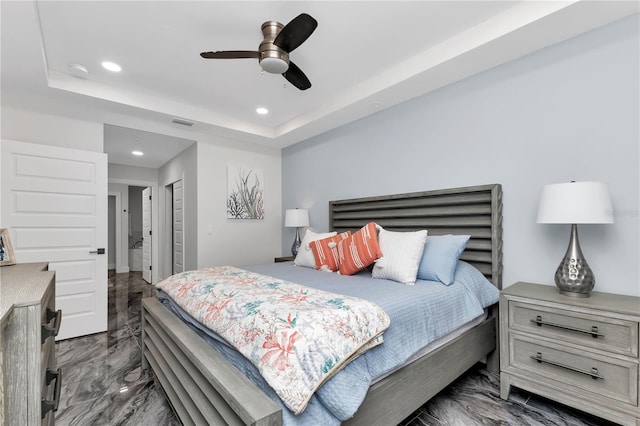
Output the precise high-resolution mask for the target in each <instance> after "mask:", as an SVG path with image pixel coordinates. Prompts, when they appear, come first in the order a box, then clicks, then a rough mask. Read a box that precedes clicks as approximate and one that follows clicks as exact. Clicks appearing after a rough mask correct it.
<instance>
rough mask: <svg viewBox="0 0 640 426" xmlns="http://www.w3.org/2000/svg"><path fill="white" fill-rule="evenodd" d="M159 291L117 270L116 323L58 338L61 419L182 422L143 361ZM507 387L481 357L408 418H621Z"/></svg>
mask: <svg viewBox="0 0 640 426" xmlns="http://www.w3.org/2000/svg"><path fill="white" fill-rule="evenodd" d="M153 292H154V290H153V287H152V286H150V285H148V284H147V283H146V282H144V281H143V280H142V276H141V274H140V273H136V272H132V273H128V274H115V273H113V272H111V273H110V274H109V302H108V303H109V325H108V330H107V331H106V332H105V333H99V334H94V335H90V336H85V337H79V338H75V339H69V340H64V341H61V342H58V343H57V345H56V346H57V356H58V365H59V366H60V367H61V368H62V371H63V380H62V383H63V385H62V398H61V401H60V406H59V408H58V412H57V413H56V424H57V425H59V426H66V425H79V426H82V425H92V426H93V425H100V426H102V425H108V426H112V425H126V426H139V425H149V426H151V425H153V426H160V425H161V426H165V425H167V426H172V425H180V422H179V420H178V419H177V418H176V416H175V414H174V413H173V411H172V409H171V407H170V405H169V403H168V402H167V400H166V399H165V396H164V393H163V391H162V389H160V388H159V387H158V385H157V384H156V383H155V382H154V380H153V378H152V377H151V376H150V374H148V373H146V372H144V371H142V369H141V367H140V345H139V340H138V338H139V336H140V300H141V299H142V298H143V297H148V296H150V295H152V294H153ZM499 387H500V386H499V378H498V376H497V375H496V374H493V373H491V372H488V371H487V370H486V369H484V368H483V367H482V366H481V365H478V366H476V367H473V368H472V369H471V370H469V371H468V372H467V373H466V374H465V375H463V376H462V377H461V378H460V379H458V380H457V381H456V382H454V383H453V384H452V385H450V386H449V387H447V388H446V389H444V390H443V391H442V392H440V394H438V395H437V396H436V397H435V398H433V399H432V400H431V401H429V402H428V403H426V404H425V405H423V406H422V407H421V408H420V409H418V410H417V411H416V412H415V413H413V414H412V415H411V416H409V417H407V419H405V420H404V421H403V422H402V423H401V425H400V426H442V425H447V426H458V425H459V426H472V425H535V426H550V425H551V426H561V425H565V426H609V425H613V423H610V422H607V421H604V420H602V419H599V418H596V417H593V416H590V415H588V414H585V413H582V412H579V411H577V410H573V409H571V408H569V407H566V406H562V405H560V404H557V403H554V402H552V401H549V400H546V399H544V398H541V397H538V396H536V395H533V394H529V393H527V392H525V391H522V390H518V389H515V388H514V389H513V390H512V392H511V396H510V399H509V401H503V400H501V399H500V390H499Z"/></svg>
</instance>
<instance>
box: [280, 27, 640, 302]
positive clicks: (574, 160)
mask: <svg viewBox="0 0 640 426" xmlns="http://www.w3.org/2000/svg"><path fill="white" fill-rule="evenodd" d="M639 50H640V43H639V21H638V16H637V15H636V16H632V17H629V18H626V19H624V20H621V21H619V22H616V23H613V24H610V25H608V26H605V27H602V28H599V29H596V30H594V31H591V32H589V33H586V34H583V35H580V36H578V37H575V38H573V39H570V40H567V41H565V42H563V43H560V44H557V45H555V46H552V47H549V48H546V49H543V50H541V51H538V52H535V53H533V54H530V55H528V56H526V57H523V58H520V59H518V60H515V61H512V62H510V63H507V64H505V65H502V66H499V67H496V68H494V69H491V70H488V71H486V72H484V73H481V74H479V75H476V76H473V77H471V78H468V79H466V80H463V81H461V82H458V83H456V84H453V85H450V86H448V87H445V88H442V89H440V90H437V91H434V92H432V93H430V94H427V95H424V96H421V97H419V98H415V99H413V100H411V101H408V102H405V103H403V104H400V105H397V106H395V107H392V108H389V109H386V110H384V111H381V112H379V113H377V114H375V115H372V116H369V117H366V118H363V119H360V120H358V121H356V122H353V123H351V124H348V125H345V126H343V127H341V128H338V129H335V130H333V131H330V132H327V133H324V134H322V135H319V136H317V137H314V138H312V139H309V140H307V141H304V142H302V143H299V144H296V145H294V146H291V147H288V148H286V149H285V150H283V153H282V187H283V190H282V194H283V205H282V208H283V211H284V209H287V208H294V207H301V208H309V209H310V212H309V214H310V220H311V226H312V227H313V228H315V229H316V230H318V231H323V230H325V229H326V228H327V226H328V206H327V202H328V201H330V200H334V199H343V198H351V197H363V196H369V195H383V194H392V193H399V192H411V191H423V190H430V189H440V188H449V187H458V186H468V185H477V184H487V183H501V184H502V185H503V191H504V280H503V282H504V284H503V285H504V287H507V286H509V285H511V284H513V283H514V282H516V281H529V282H539V283H542V284H549V285H553V274H554V272H555V269H556V267H557V266H558V264H559V263H560V260H561V258H562V257H563V255H564V252H565V251H566V248H567V245H568V241H569V226H568V225H541V224H536V212H537V203H538V197H539V194H540V189H541V187H542V186H543V185H545V184H548V183H558V182H568V181H571V180H576V181H602V182H606V183H607V184H608V185H609V190H610V192H611V197H612V201H613V205H614V215H615V224H613V225H581V226H580V227H579V233H580V242H581V244H582V249H583V252H584V254H585V257H586V258H587V261H588V262H589V264H590V265H591V267H592V269H593V270H594V273H595V275H596V290H600V291H608V292H613V293H620V294H631V295H639V296H640V278H639V258H640V250H639V242H638V238H639V221H640V220H639V213H638V206H639V192H640V189H639V188H640V186H639V178H640V176H639V171H638V170H639V149H638V145H639V140H640V131H639V128H640V119H639V116H640V108H639V103H640V95H639V93H640V88H639V84H638V80H639V77H638V76H639V75H640V67H639V53H638V52H639ZM293 237H294V235H293V231H292V230H288V229H285V230H284V232H283V244H282V247H284V248H283V254H288V253H286V252H287V251H288V250H287V249H286V248H288V247H289V246H290V245H291V241H293Z"/></svg>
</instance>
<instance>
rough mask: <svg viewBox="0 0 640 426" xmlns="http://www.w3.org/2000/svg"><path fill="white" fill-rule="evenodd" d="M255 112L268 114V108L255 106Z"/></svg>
mask: <svg viewBox="0 0 640 426" xmlns="http://www.w3.org/2000/svg"><path fill="white" fill-rule="evenodd" d="M256 112H257V113H258V114H260V115H265V114H269V110H268V109H266V108H263V107H260V108H256Z"/></svg>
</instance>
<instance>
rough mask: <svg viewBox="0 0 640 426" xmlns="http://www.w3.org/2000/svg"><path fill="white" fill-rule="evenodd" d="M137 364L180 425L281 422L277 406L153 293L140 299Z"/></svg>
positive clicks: (273, 424)
mask: <svg viewBox="0 0 640 426" xmlns="http://www.w3.org/2000/svg"><path fill="white" fill-rule="evenodd" d="M140 339H141V342H140V343H141V347H142V367H143V368H144V369H148V368H149V367H151V369H152V370H153V372H154V373H155V375H156V378H157V380H158V381H159V382H160V384H161V385H162V388H163V389H164V391H165V393H166V394H167V397H168V398H169V401H170V402H171V404H172V405H173V408H174V410H175V411H176V413H177V414H178V416H179V417H180V420H181V421H182V423H183V424H185V425H189V424H194V425H203V424H215V425H220V424H228V425H256V426H278V425H282V410H281V408H280V407H279V406H278V405H277V404H276V403H275V402H274V401H273V400H271V399H270V398H269V397H268V396H267V395H266V394H265V393H264V392H262V391H261V390H260V389H258V388H257V387H256V386H255V385H254V384H253V383H251V382H250V381H249V379H247V378H246V377H245V376H244V375H242V374H241V373H240V372H239V371H237V370H236V369H235V368H229V367H230V365H229V363H228V361H227V360H226V359H224V358H223V357H222V355H220V354H218V353H217V352H216V351H215V350H213V349H212V348H211V346H209V345H208V344H207V343H206V342H205V341H204V340H203V339H202V338H201V337H199V336H198V335H197V334H196V333H195V332H193V331H192V330H191V329H189V327H188V326H186V325H185V324H184V323H182V322H181V321H180V320H179V319H178V318H177V317H176V316H175V315H174V314H173V313H172V312H170V311H169V310H168V309H167V308H165V307H164V306H163V305H162V304H161V303H160V302H159V301H158V299H156V298H152V297H150V298H145V299H143V300H142V332H141V337H140Z"/></svg>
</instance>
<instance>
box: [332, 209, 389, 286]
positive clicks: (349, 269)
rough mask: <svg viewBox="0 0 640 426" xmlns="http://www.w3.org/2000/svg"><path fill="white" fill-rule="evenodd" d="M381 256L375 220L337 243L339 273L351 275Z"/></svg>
mask: <svg viewBox="0 0 640 426" xmlns="http://www.w3.org/2000/svg"><path fill="white" fill-rule="evenodd" d="M380 257H382V252H381V251H380V246H379V245H378V232H377V229H376V223H375V222H369V223H367V224H366V225H365V226H363V227H362V228H360V230H358V231H357V232H355V233H354V234H353V235H351V236H350V237H349V238H347V239H346V240H342V241H340V242H339V243H338V261H339V267H340V274H341V275H353V274H355V273H356V272H358V271H361V270H363V269H364V268H366V267H367V266H369V265H371V264H372V263H373V262H375V261H376V260H378V259H379V258H380Z"/></svg>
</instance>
